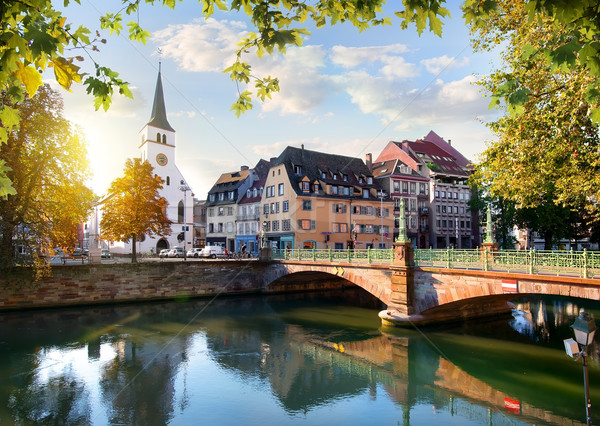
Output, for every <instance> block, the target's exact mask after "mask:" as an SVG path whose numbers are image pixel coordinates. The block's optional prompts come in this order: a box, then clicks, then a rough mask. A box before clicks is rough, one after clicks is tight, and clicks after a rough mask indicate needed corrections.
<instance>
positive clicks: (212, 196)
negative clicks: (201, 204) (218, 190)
mask: <svg viewBox="0 0 600 426" xmlns="http://www.w3.org/2000/svg"><path fill="white" fill-rule="evenodd" d="M208 199H209V200H210V202H211V203H212V202H214V201H215V194H210V195H209V196H208Z"/></svg>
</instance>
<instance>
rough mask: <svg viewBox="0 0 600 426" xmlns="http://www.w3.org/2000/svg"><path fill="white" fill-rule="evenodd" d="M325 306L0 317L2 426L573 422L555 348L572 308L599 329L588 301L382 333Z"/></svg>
mask: <svg viewBox="0 0 600 426" xmlns="http://www.w3.org/2000/svg"><path fill="white" fill-rule="evenodd" d="M344 294H345V295H349V294H350V293H348V292H346V293H344ZM332 296H333V297H331V298H329V297H324V295H319V296H316V297H315V296H306V295H304V296H271V297H248V298H229V299H225V298H222V299H217V300H216V301H208V300H202V301H188V302H179V303H176V302H172V303H152V304H141V305H138V304H136V305H124V306H117V307H95V308H85V309H69V310H45V311H35V312H27V313H18V314H17V313H8V314H0V424H1V425H5V424H8V425H10V424H20V425H26V424H69V425H75V424H85V425H87V424H93V425H105V424H119V425H120V424H122V425H130V424H139V425H163V424H172V425H198V424H205V425H229V424H230V425H271V424H272V425H285V424H305V425H330V424H343V425H364V424H381V425H404V424H411V425H419V424H423V425H429V424H433V423H437V424H455V425H465V424H472V425H480V424H485V425H488V424H494V425H515V424H517V425H519V424H531V423H537V424H572V423H573V422H575V423H579V422H583V421H584V420H585V410H584V394H583V377H582V376H583V374H582V364H581V361H579V362H574V361H573V360H572V359H570V358H568V357H567V356H566V355H565V352H564V346H563V342H562V340H563V339H564V338H567V337H571V336H572V332H571V329H570V328H569V325H570V324H571V323H572V322H573V319H574V317H575V316H576V315H577V312H578V310H579V308H581V307H585V308H586V310H588V311H589V312H591V313H592V314H593V315H594V317H595V318H599V319H600V310H598V308H599V307H600V303H599V302H595V304H594V303H593V302H589V301H583V300H576V299H565V298H561V299H557V298H547V299H543V300H532V301H522V302H521V303H519V305H518V308H519V310H518V311H515V313H514V314H513V316H507V317H506V318H500V319H495V320H494V321H476V322H472V323H468V324H461V325H458V326H454V327H445V328H426V329H423V330H389V329H382V328H381V327H380V323H379V319H378V318H377V312H378V310H379V309H378V307H376V306H375V305H372V306H371V307H369V306H365V307H357V306H356V294H354V295H353V296H352V297H350V299H349V300H344V299H343V298H342V297H341V296H340V294H334V295H332ZM360 297H361V299H362V298H364V296H363V295H361V296H360ZM597 352H598V348H597V347H594V348H593V355H592V356H591V359H590V364H591V371H590V382H591V398H592V414H593V421H594V423H600V368H599V362H598V356H597ZM596 402H597V403H596ZM596 407H597V408H596Z"/></svg>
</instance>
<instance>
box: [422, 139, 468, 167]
mask: <svg viewBox="0 0 600 426" xmlns="http://www.w3.org/2000/svg"><path fill="white" fill-rule="evenodd" d="M423 140H426V141H428V142H433V143H434V144H435V145H437V146H438V147H439V148H441V149H443V150H444V151H446V152H448V153H449V154H451V155H452V156H453V157H454V158H455V159H456V161H457V162H458V164H460V165H461V166H462V167H468V166H469V165H470V164H471V162H470V161H469V160H468V159H467V158H466V157H464V156H463V155H462V154H461V153H460V152H459V151H458V150H457V149H456V148H454V147H453V146H452V145H451V144H450V142H446V141H445V140H444V139H442V138H441V137H440V136H438V134H437V133H435V132H434V131H433V130H431V131H430V132H429V133H427V136H425V137H424V138H423Z"/></svg>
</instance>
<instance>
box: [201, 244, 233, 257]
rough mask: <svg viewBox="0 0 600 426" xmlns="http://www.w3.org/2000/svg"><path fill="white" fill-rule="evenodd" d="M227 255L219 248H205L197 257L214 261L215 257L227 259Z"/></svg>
mask: <svg viewBox="0 0 600 426" xmlns="http://www.w3.org/2000/svg"><path fill="white" fill-rule="evenodd" d="M227 255H228V253H227V250H225V249H224V248H223V247H221V246H206V247H204V248H203V249H202V251H201V252H200V253H198V256H200V257H210V258H211V259H215V258H217V257H227Z"/></svg>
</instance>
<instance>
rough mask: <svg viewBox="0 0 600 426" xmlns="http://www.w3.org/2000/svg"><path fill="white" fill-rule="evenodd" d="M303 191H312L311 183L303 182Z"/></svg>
mask: <svg viewBox="0 0 600 426" xmlns="http://www.w3.org/2000/svg"><path fill="white" fill-rule="evenodd" d="M302 192H310V183H309V182H302Z"/></svg>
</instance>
